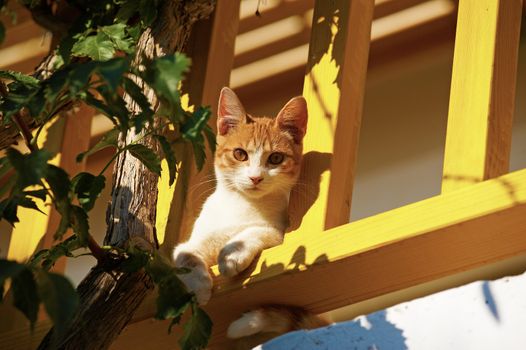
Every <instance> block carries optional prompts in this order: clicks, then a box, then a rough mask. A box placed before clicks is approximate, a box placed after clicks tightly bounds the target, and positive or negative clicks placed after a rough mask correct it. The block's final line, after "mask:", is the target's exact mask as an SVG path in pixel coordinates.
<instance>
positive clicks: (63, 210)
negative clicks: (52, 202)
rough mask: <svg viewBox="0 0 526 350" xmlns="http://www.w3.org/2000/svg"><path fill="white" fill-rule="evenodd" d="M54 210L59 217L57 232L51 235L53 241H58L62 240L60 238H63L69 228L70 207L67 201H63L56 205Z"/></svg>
mask: <svg viewBox="0 0 526 350" xmlns="http://www.w3.org/2000/svg"><path fill="white" fill-rule="evenodd" d="M56 208H57V210H58V212H59V213H60V215H61V217H60V222H59V224H58V227H57V231H56V232H55V234H54V235H53V239H54V240H56V241H58V240H60V239H62V236H64V234H65V233H66V231H67V230H68V228H69V227H70V226H71V210H70V209H71V205H70V203H69V201H66V200H63V201H60V202H58V203H57V206H56Z"/></svg>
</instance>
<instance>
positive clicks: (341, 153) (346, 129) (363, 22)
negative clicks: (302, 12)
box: [325, 1, 374, 229]
mask: <svg viewBox="0 0 526 350" xmlns="http://www.w3.org/2000/svg"><path fill="white" fill-rule="evenodd" d="M373 10H374V2H373V1H352V2H351V5H350V9H349V14H348V16H349V17H348V20H347V21H348V24H347V28H348V29H347V37H346V40H345V43H344V53H343V61H342V63H341V68H340V69H341V73H340V77H339V79H340V80H339V81H338V82H337V83H338V85H339V87H340V103H339V105H338V117H337V124H336V129H335V131H334V145H333V151H332V160H331V180H330V183H329V191H328V197H327V198H326V199H325V200H326V201H327V209H326V213H325V228H326V229H328V228H333V227H336V226H339V225H343V224H345V223H347V222H349V216H350V211H351V199H352V189H353V185H354V178H355V171H356V170H355V169H356V157H357V154H358V140H359V135H360V125H361V120H362V110H363V100H364V96H365V81H366V76H367V64H368V60H369V47H370V42H371V24H372V19H373ZM335 49H336V48H333V55H334V50H335Z"/></svg>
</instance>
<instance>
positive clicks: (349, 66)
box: [0, 0, 526, 349]
mask: <svg viewBox="0 0 526 350" xmlns="http://www.w3.org/2000/svg"><path fill="white" fill-rule="evenodd" d="M238 7H239V1H219V2H218V7H217V9H216V12H215V16H214V19H213V21H212V22H210V23H209V27H208V29H201V30H202V31H203V32H202V33H201V35H209V33H213V34H214V35H213V36H212V37H211V39H210V44H209V45H208V46H207V48H206V52H207V53H206V55H202V57H201V61H199V62H200V65H199V67H201V68H199V69H201V70H202V71H201V73H199V72H198V73H196V74H202V76H205V77H206V79H204V80H203V81H204V83H203V84H201V85H200V86H199V85H197V86H194V87H193V89H194V93H195V91H198V100H199V101H198V102H201V103H208V104H211V105H212V106H214V105H215V100H216V99H217V93H218V91H219V89H220V87H221V86H222V85H225V84H227V82H228V73H229V70H230V68H231V67H232V57H233V50H232V48H233V43H234V40H235V33H236V31H237V25H238V23H237V11H238ZM521 7H522V0H460V1H459V9H458V19H457V32H456V42H455V55H454V64H453V73H452V84H451V96H450V108H449V117H448V118H449V119H448V130H447V140H446V147H445V156H444V173H443V186H442V192H443V193H442V194H440V195H438V196H436V197H433V198H429V199H426V200H423V201H420V202H417V203H413V204H410V205H407V206H404V207H401V208H397V209H394V210H390V211H388V212H385V213H381V214H378V215H375V216H372V217H369V218H365V219H362V220H359V221H356V222H352V223H348V217H349V211H350V207H351V195H352V184H353V179H354V172H355V158H356V149H357V145H358V136H359V129H360V122H361V115H362V105H363V96H364V88H365V77H366V72H367V62H368V54H369V45H370V30H371V22H372V18H373V10H374V0H352V1H348V0H317V1H316V2H315V9H314V14H313V16H314V18H313V26H312V33H311V41H310V50H309V57H308V63H307V71H306V74H305V82H304V96H305V98H306V99H307V101H308V106H309V117H310V120H309V130H308V132H307V136H306V139H305V161H304V164H303V169H302V176H301V179H300V181H301V183H302V186H307V189H306V190H305V191H302V192H304V195H301V196H297V195H293V197H292V198H291V204H290V211H291V216H292V225H291V231H292V232H290V233H288V234H287V235H286V238H285V242H284V243H283V244H282V245H281V246H278V247H274V248H272V249H268V250H266V251H264V252H263V253H262V255H261V257H260V258H259V260H258V261H257V262H256V263H255V264H254V266H253V267H252V268H250V269H249V271H247V272H245V273H244V274H243V275H241V276H239V277H238V278H235V279H225V278H222V277H219V276H218V277H217V278H216V279H215V290H214V296H213V298H212V300H211V302H210V304H209V305H207V307H206V309H207V311H208V312H209V313H210V315H211V317H212V319H213V321H214V333H213V339H212V342H211V347H212V348H223V349H228V348H229V344H228V341H227V340H226V338H225V330H226V327H227V325H228V324H229V322H231V321H232V320H233V319H235V318H236V317H239V315H240V314H241V313H242V312H243V311H245V310H246V309H248V308H251V307H254V306H257V305H260V304H264V303H282V304H292V305H299V306H303V307H305V308H307V309H309V310H312V311H314V312H320V313H321V312H326V311H330V310H333V309H336V308H339V307H342V306H346V305H350V304H355V303H358V302H362V301H366V300H371V299H372V298H376V297H379V296H382V295H386V294H387V293H390V292H394V291H399V290H402V289H404V288H409V287H413V286H416V285H419V284H421V283H424V282H428V281H434V280H437V279H438V278H441V277H444V276H451V275H453V274H455V273H458V272H461V271H466V270H471V269H475V268H478V267H481V266H484V265H487V264H490V263H493V262H496V261H502V260H504V259H507V258H510V257H514V256H517V255H520V254H524V253H525V252H526V215H524V213H525V210H526V169H523V170H520V171H516V172H513V173H509V174H507V172H508V170H507V168H508V159H509V150H510V145H511V141H510V140H511V119H512V115H513V109H514V108H513V107H514V106H513V104H514V96H515V80H516V71H517V51H518V38H519V29H520V19H521V18H520V13H521ZM207 33H208V34H207ZM218 33H220V34H218ZM328 33H330V35H329V36H327V34H328ZM195 67H196V66H195V63H194V68H195ZM217 67H226V69H224V70H219V71H218V70H217ZM194 171H195V170H192V169H187V170H185V172H184V173H182V174H181V175H180V178H178V179H177V183H176V187H175V188H174V189H173V190H172V192H170V195H169V196H164V197H161V198H160V200H159V206H164V207H163V208H159V209H160V210H161V215H160V219H159V220H160V227H164V228H165V233H164V235H163V237H164V245H165V247H167V248H169V247H170V246H173V244H175V242H176V241H177V240H178V239H180V238H182V237H183V236H184V232H179V231H178V230H175V228H174V227H177V226H179V225H182V226H183V227H186V228H188V227H189V226H190V225H191V222H192V220H193V217H194V216H195V215H196V212H197V210H196V202H195V198H191V199H188V198H187V190H188V188H189V187H191V185H192V181H195V180H193V179H192V177H195V172H194ZM194 183H195V182H194ZM161 186H162V185H161ZM177 186H179V187H177ZM166 193H168V192H166ZM305 193H306V195H305ZM190 197H192V195H190ZM185 199H186V202H185V203H186V204H185V205H180V204H178V203H181V201H183V200H185ZM172 203H173V204H172ZM167 208H168V209H167ZM158 224H159V222H158ZM174 224H175V225H174ZM154 303H155V302H154V299H153V297H152V298H149V299H147V300H146V301H145V303H144V305H142V307H141V309H140V310H139V311H138V312H137V314H136V316H135V318H134V321H133V322H132V323H131V324H130V325H129V326H128V327H127V328H126V329H125V330H124V331H123V333H122V335H121V337H119V339H118V340H117V341H116V342H115V344H114V345H113V347H112V348H113V349H130V348H135V347H136V346H137V344H147V346H148V347H151V348H159V349H169V348H173V346H174V341H175V340H174V335H173V334H171V335H169V334H167V332H166V327H167V323H166V322H161V321H154V320H153V319H152V318H151V317H152V316H153V313H154ZM12 339H13V340H12V342H11V343H10V344H4V345H6V346H7V345H13V344H16V340H18V341H19V342H20V344H21V343H23V344H26V345H27V344H28V343H29V342H28V340H27V339H25V338H24V337H23V335H22V334H21V333H17V334H14V335H13V337H12ZM0 345H2V343H0ZM0 347H1V346H0Z"/></svg>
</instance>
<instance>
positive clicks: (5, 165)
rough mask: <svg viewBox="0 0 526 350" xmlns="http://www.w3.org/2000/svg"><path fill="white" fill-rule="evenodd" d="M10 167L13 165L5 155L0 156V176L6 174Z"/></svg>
mask: <svg viewBox="0 0 526 350" xmlns="http://www.w3.org/2000/svg"><path fill="white" fill-rule="evenodd" d="M11 169H13V166H12V165H11V163H10V162H9V159H8V158H7V157H3V158H0V178H2V177H3V176H4V175H5V174H7V173H8V172H9V171H10V170H11Z"/></svg>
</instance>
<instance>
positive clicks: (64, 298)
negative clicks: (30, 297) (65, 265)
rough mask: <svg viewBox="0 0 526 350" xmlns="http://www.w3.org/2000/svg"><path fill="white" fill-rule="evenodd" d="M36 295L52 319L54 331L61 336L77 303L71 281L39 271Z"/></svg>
mask: <svg viewBox="0 0 526 350" xmlns="http://www.w3.org/2000/svg"><path fill="white" fill-rule="evenodd" d="M37 286H38V295H39V296H40V299H41V300H42V302H43V303H44V307H45V308H46V312H47V314H48V315H49V318H50V319H51V321H53V326H54V332H55V334H56V335H57V336H59V337H60V336H61V335H62V334H64V332H65V331H66V329H67V326H68V324H69V322H70V321H71V319H72V318H73V315H74V314H75V311H76V310H77V307H78V304H79V297H78V295H77V292H76V291H75V288H74V287H73V285H72V284H71V282H70V281H69V280H68V279H66V278H65V277H64V276H61V275H58V274H56V273H50V272H45V271H42V270H41V271H39V272H38V275H37Z"/></svg>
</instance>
